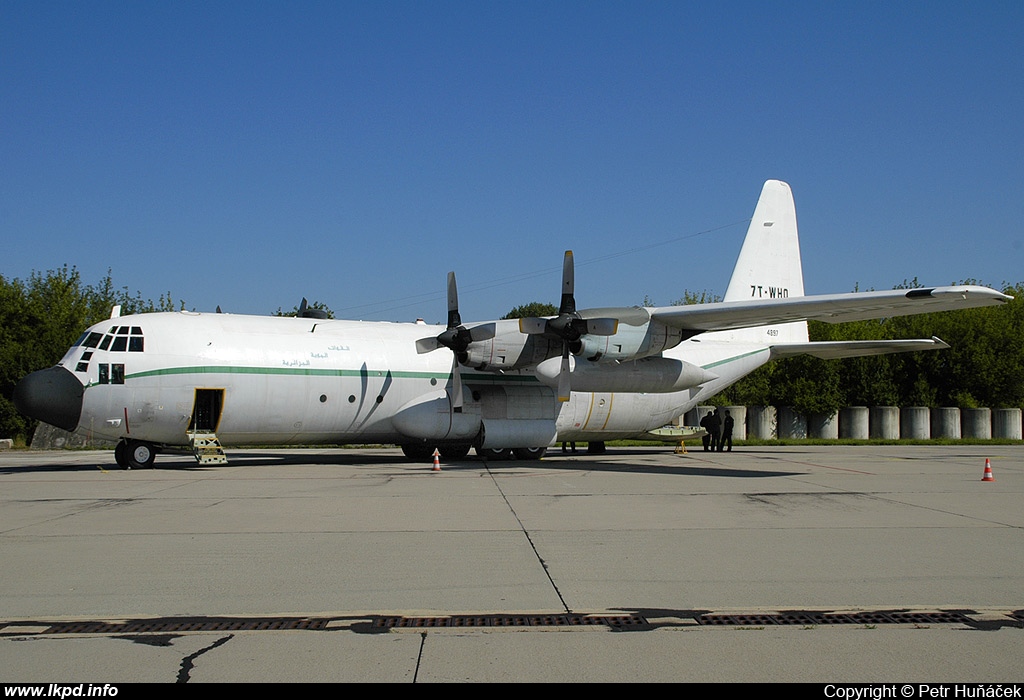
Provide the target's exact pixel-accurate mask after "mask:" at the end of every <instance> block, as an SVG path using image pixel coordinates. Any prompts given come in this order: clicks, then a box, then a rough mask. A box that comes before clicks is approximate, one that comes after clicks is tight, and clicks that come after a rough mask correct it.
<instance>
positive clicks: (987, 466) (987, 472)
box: [981, 457, 996, 481]
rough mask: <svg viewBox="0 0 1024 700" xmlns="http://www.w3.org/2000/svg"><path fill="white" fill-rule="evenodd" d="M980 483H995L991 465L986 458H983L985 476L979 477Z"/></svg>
mask: <svg viewBox="0 0 1024 700" xmlns="http://www.w3.org/2000/svg"><path fill="white" fill-rule="evenodd" d="M981 480H982V481H995V480H996V478H995V477H994V476H992V464H991V463H990V462H989V461H988V457H986V458H985V475H984V476H983V477H981Z"/></svg>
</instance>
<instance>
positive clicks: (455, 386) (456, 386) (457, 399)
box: [452, 353, 462, 413]
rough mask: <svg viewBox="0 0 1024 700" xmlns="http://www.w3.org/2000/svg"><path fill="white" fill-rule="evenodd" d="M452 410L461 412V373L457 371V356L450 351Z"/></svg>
mask: <svg viewBox="0 0 1024 700" xmlns="http://www.w3.org/2000/svg"><path fill="white" fill-rule="evenodd" d="M452 410H454V411H455V412H456V413H462V375H461V373H460V372H459V356H458V355H456V354H455V353H452Z"/></svg>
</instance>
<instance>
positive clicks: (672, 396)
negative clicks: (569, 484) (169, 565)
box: [14, 180, 1012, 468]
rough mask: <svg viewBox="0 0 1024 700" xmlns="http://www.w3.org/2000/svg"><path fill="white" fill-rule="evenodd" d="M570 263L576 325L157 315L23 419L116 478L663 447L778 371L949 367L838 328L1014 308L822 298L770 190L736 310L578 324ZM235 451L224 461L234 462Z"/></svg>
mask: <svg viewBox="0 0 1024 700" xmlns="http://www.w3.org/2000/svg"><path fill="white" fill-rule="evenodd" d="M573 290H574V272H573V262H572V253H571V252H566V254H565V259H564V261H563V273H562V298H561V305H560V308H559V312H558V314H557V315H556V316H552V317H549V318H525V319H508V320H498V321H487V322H483V323H463V321H462V319H461V318H460V316H459V310H458V293H457V291H456V283H455V275H454V274H453V273H449V275H448V322H447V326H446V327H445V328H443V329H441V328H439V327H431V326H428V325H426V324H424V323H422V322H417V323H390V322H363V321H345V320H330V319H327V318H325V317H324V314H323V313H322V312H319V311H318V310H316V309H307V308H306V305H305V304H303V305H302V307H300V310H299V314H298V316H297V317H294V318H285V317H262V316H244V315H233V314H224V313H196V312H190V311H181V312H176V313H150V314H139V315H134V316H125V317H121V316H120V313H119V310H118V309H117V308H116V307H115V309H114V311H113V313H112V314H111V318H110V319H109V320H107V321H104V322H102V323H98V324H96V325H94V326H92V327H91V328H89V329H87V330H86V331H85V332H84V333H83V334H82V336H81V338H79V340H78V341H77V342H76V343H75V344H74V345H73V346H72V347H71V349H70V350H68V352H67V354H65V355H64V357H63V359H62V360H61V361H60V362H59V363H58V364H57V365H56V366H54V367H50V368H48V369H44V370H41V371H38V372H33V373H32V374H30V375H28V376H27V377H25V378H24V379H22V380H21V382H19V383H18V385H17V387H16V389H15V392H14V403H15V405H16V406H17V408H18V410H20V411H21V412H22V413H24V414H25V415H28V416H31V417H33V418H37V419H39V420H41V421H43V422H46V423H49V424H51V425H54V426H56V427H58V428H63V429H65V430H73V431H79V432H83V433H87V434H89V435H91V436H93V437H94V438H104V439H109V440H114V441H117V448H116V449H115V451H114V455H115V460H116V462H117V463H118V464H119V465H120V466H122V467H128V468H132V467H134V468H139V467H148V466H151V465H152V464H153V461H154V456H155V455H156V453H157V452H159V451H161V450H164V449H168V448H173V447H180V448H190V447H191V448H192V449H193V450H195V452H196V455H197V458H198V459H200V461H203V457H202V455H204V454H208V453H209V452H210V446H211V445H212V446H213V447H214V448H217V447H218V446H219V445H251V444H277V445H285V444H315V443H320V444H345V443H389V444H398V445H401V446H402V448H403V450H404V451H405V454H406V455H408V456H409V457H410V458H416V459H419V458H429V456H430V455H432V454H433V453H434V450H435V449H437V450H439V452H440V454H441V456H443V457H444V458H446V459H459V458H462V457H465V456H466V455H468V453H469V451H470V449H471V448H475V449H476V451H477V453H478V454H479V455H481V456H483V457H484V458H488V459H499V458H507V457H510V456H513V455H514V456H516V457H517V458H520V459H537V458H539V457H540V456H541V455H543V453H544V451H545V449H546V448H547V447H548V446H549V445H551V444H553V443H554V442H556V441H587V442H596V443H601V442H603V441H606V440H611V439H621V438H629V437H638V436H646V435H648V434H649V431H652V430H654V429H657V428H659V427H661V426H664V425H667V424H669V423H670V422H671V421H673V420H674V419H675V418H677V417H679V416H680V415H682V414H683V413H685V412H686V411H688V410H689V409H691V408H693V407H694V406H696V405H698V403H701V402H706V401H707V399H709V398H710V397H711V396H713V395H714V394H716V393H718V392H720V391H721V390H722V389H724V388H726V387H727V386H729V385H730V384H732V383H733V382H735V381H736V380H738V379H740V378H741V377H743V376H744V375H746V374H748V373H750V372H751V371H753V370H755V369H757V368H758V367H759V366H761V365H763V364H764V363H766V362H768V361H770V360H774V359H776V358H780V357H788V356H792V355H799V354H808V355H813V356H816V357H823V358H839V357H852V356H862V355H873V354H884V353H892V352H904V351H912V350H936V349H941V348H945V347H948V346H947V345H946V344H945V343H944V342H942V341H941V340H939V339H938V338H931V339H922V340H896V341H871V340H867V341H854V342H808V335H807V319H817V320H819V321H825V322H828V323H839V322H843V321H853V320H861V319H868V318H880V317H889V316H900V315H908V314H918V313H926V312H933V311H945V310H951V309H963V308H970V307H977V306H988V305H995V304H1002V303H1005V302H1007V301H1009V300H1010V299H1012V297H1009V296H1007V295H1004V294H1002V293H1000V292H998V291H995V290H993V289H989V288H987V287H981V286H975V285H960V286H947V287H929V288H922V289H912V290H909V291H908V290H895V291H872V292H854V293H845V294H830V295H816V296H804V288H803V272H802V269H801V262H800V248H799V241H798V237H797V222H796V209H795V206H794V204H793V196H792V193H791V191H790V187H789V185H787V184H786V183H784V182H780V181H777V180H769V181H768V182H766V183H765V184H764V188H763V189H762V191H761V196H760V199H759V200H758V203H757V206H756V208H755V210H754V215H753V218H752V220H751V222H750V226H749V229H748V231H747V235H746V238H745V240H744V242H743V246H742V249H741V250H740V255H739V260H738V262H737V264H736V267H735V269H734V271H733V275H732V279H731V281H730V283H729V287H728V289H727V291H726V293H725V297H724V300H723V301H721V302H715V303H710V304H698V305H688V306H671V307H651V308H643V307H623V308H602V309H586V310H579V311H578V310H577V309H576V301H575V297H574V291H573ZM215 451H219V453H220V454H223V452H222V450H219V448H218V450H215Z"/></svg>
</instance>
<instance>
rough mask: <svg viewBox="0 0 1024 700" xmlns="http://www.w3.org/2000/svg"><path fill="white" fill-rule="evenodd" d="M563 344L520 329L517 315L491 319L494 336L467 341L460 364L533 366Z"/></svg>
mask: <svg viewBox="0 0 1024 700" xmlns="http://www.w3.org/2000/svg"><path fill="white" fill-rule="evenodd" d="M561 352H562V344H561V342H560V341H553V340H549V339H547V338H544V337H542V336H539V335H527V334H525V333H522V332H521V331H520V330H519V320H518V319H506V320H503V321H494V337H493V338H490V339H488V340H478V341H474V342H472V343H470V344H469V347H468V348H467V349H466V356H465V358H460V360H462V364H464V365H466V366H467V367H473V368H474V369H479V370H484V371H488V372H497V371H508V370H514V369H524V368H526V367H533V366H534V365H536V364H537V363H538V362H542V361H544V360H546V359H547V358H549V357H556V356H559V355H561Z"/></svg>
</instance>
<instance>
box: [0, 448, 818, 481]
mask: <svg viewBox="0 0 1024 700" xmlns="http://www.w3.org/2000/svg"><path fill="white" fill-rule="evenodd" d="M56 454H57V455H61V454H62V453H56ZM68 454H74V453H68ZM77 454H83V453H81V452H79V453H77ZM89 454H90V455H92V456H94V457H95V459H92V460H89V461H88V462H82V461H79V460H76V461H74V462H71V463H62V460H61V459H60V457H59V456H58V457H57V458H56V459H55V460H54V461H40V462H37V463H30V464H24V463H23V464H17V465H5V466H0V474H25V473H27V472H39V473H43V472H47V473H75V472H91V471H96V470H106V471H121V468H120V467H118V466H117V465H116V464H115V463H114V455H113V451H110V452H107V451H104V450H97V451H95V452H89ZM693 454H694V455H703V453H702V452H694V453H693ZM652 456H655V457H662V456H664V453H662V452H652V451H651V450H646V451H645V450H641V449H634V450H630V449H628V448H626V449H616V450H614V451H612V452H608V453H605V454H594V455H591V454H586V453H584V452H580V453H576V454H565V455H563V454H561V453H559V452H557V451H552V452H550V453H549V455H548V456H546V457H544V458H543V459H541V460H526V461H519V460H498V461H496V460H487V459H482V458H479V457H473V456H470V457H467V458H465V459H460V460H455V461H451V462H448V461H441V463H440V466H441V468H442V470H443V471H480V470H482V469H487V470H490V471H493V472H495V473H501V472H506V473H507V472H509V471H511V470H515V469H530V470H538V469H539V470H565V471H580V470H586V471H601V472H609V473H614V472H621V473H628V474H662V475H663V474H676V475H680V476H713V477H729V478H741V479H753V478H769V477H779V476H794V475H797V474H799V472H793V471H768V470H752V469H742V468H737V467H730V466H727V465H718V464H712V463H710V462H707V461H703V460H692V461H691V460H687V459H686V458H685V457H683V458H681V459H680V460H679V463H678V464H674V465H671V466H665V465H664V464H663V463H659V464H651V463H647V461H646V460H649V459H650V458H651V457H652ZM634 457H635V458H636V461H632V460H631V459H630V458H634ZM724 459H728V457H724ZM346 464H371V465H373V464H377V465H387V464H390V465H396V466H402V465H405V466H407V467H408V468H409V470H410V472H411V473H415V471H419V470H426V471H430V470H431V468H432V463H431V462H423V463H419V462H412V461H410V460H409V458H408V457H406V456H404V455H403V454H401V453H400V452H398V451H397V450H394V449H381V450H379V451H377V450H367V449H359V450H351V451H350V450H347V449H337V448H329V449H311V450H295V449H292V450H288V451H286V452H280V451H276V450H262V449H260V450H245V449H241V450H229V451H228V463H227V464H198V463H197V462H195V460H194V459H193V458H192V456H191V455H189V454H187V453H184V452H168V453H162V454H160V456H159V457H157V461H156V465H155V466H154V467H153V468H154V469H157V470H173V471H184V472H207V471H211V470H215V469H216V470H223V469H232V470H233V469H244V468H246V467H260V466H282V467H284V466H310V465H325V466H330V465H346Z"/></svg>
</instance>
